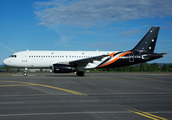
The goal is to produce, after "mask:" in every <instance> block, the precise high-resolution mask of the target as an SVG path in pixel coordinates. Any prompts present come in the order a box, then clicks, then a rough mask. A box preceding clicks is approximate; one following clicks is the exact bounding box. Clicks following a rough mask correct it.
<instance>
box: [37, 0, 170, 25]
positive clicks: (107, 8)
mask: <svg viewBox="0 0 172 120" xmlns="http://www.w3.org/2000/svg"><path fill="white" fill-rule="evenodd" d="M171 5H172V1H171V0H130V1H128V0H80V1H77V0H74V1H65V2H57V1H52V2H35V3H34V6H35V8H36V10H35V12H34V13H35V14H36V17H37V18H38V19H39V20H40V23H39V25H50V24H67V25H72V26H82V27H92V26H100V25H108V24H110V23H111V22H119V21H120V22H121V21H129V20H134V19H143V18H153V17H165V16H172V12H171V11H172V7H171Z"/></svg>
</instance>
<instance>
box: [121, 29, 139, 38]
mask: <svg viewBox="0 0 172 120" xmlns="http://www.w3.org/2000/svg"><path fill="white" fill-rule="evenodd" d="M139 33H141V31H140V30H137V29H135V30H129V31H125V32H122V33H121V36H133V35H135V34H139Z"/></svg>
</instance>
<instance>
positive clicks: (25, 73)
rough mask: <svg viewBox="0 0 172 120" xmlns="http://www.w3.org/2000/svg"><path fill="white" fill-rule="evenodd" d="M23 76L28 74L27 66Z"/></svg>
mask: <svg viewBox="0 0 172 120" xmlns="http://www.w3.org/2000/svg"><path fill="white" fill-rule="evenodd" d="M23 76H27V68H25V71H24V72H23Z"/></svg>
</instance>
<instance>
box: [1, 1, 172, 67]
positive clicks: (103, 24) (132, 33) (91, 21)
mask: <svg viewBox="0 0 172 120" xmlns="http://www.w3.org/2000/svg"><path fill="white" fill-rule="evenodd" d="M171 5H172V1H168V0H163V1H156V0H152V1H149V0H145V1H136V0H131V1H130V2H127V1H126V0H123V1H117V0H106V1H104V0H81V1H80V0H72V1H71V0H65V1H64V0H29V1H22V0H15V1H14V0H6V1H0V10H1V13H0V16H1V19H0V25H1V27H0V32H1V35H0V55H1V56H0V65H1V64H2V65H3V63H2V61H3V60H4V59H5V58H7V57H8V56H10V55H11V54H13V53H14V52H19V51H26V50H27V49H29V50H30V51H31V50H43V51H45V50H48V51H96V50H98V51H123V50H125V51H128V50H131V49H132V48H134V47H135V46H136V45H137V43H138V42H139V41H140V40H141V39H142V38H143V37H144V35H145V34H146V33H147V31H148V30H149V29H150V28H151V27H153V26H157V27H160V31H159V35H158V39H157V43H156V46H155V50H154V52H155V53H168V54H167V55H164V57H163V58H160V59H157V60H153V61H150V62H148V63H172V61H171V60H172V55H171V53H172V34H171V33H172V13H171V11H172V7H171ZM159 6H161V7H159Z"/></svg>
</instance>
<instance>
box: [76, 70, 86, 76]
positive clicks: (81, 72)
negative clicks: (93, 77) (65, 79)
mask: <svg viewBox="0 0 172 120" xmlns="http://www.w3.org/2000/svg"><path fill="white" fill-rule="evenodd" d="M76 74H77V76H84V75H85V73H84V71H78V72H77V73H76Z"/></svg>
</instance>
